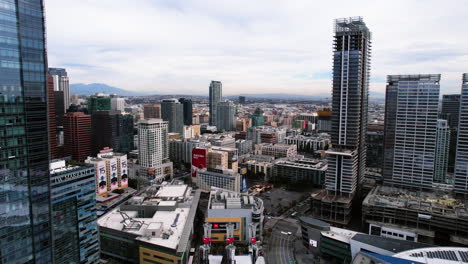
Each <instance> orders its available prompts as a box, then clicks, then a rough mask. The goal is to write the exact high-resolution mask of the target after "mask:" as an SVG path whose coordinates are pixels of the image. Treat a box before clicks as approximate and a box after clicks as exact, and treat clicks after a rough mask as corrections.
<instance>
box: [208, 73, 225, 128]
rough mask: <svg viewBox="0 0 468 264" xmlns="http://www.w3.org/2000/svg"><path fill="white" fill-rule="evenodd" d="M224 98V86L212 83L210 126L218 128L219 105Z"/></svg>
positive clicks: (217, 82)
mask: <svg viewBox="0 0 468 264" xmlns="http://www.w3.org/2000/svg"><path fill="white" fill-rule="evenodd" d="M222 98H223V85H222V84H221V82H220V81H211V83H210V126H216V120H217V119H216V116H217V110H218V103H219V102H220V101H221V99H222Z"/></svg>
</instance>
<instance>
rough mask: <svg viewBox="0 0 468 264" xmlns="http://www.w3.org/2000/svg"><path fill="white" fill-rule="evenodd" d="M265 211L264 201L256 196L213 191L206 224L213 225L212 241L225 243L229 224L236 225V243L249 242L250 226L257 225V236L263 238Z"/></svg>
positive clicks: (219, 190) (218, 190) (220, 190)
mask: <svg viewBox="0 0 468 264" xmlns="http://www.w3.org/2000/svg"><path fill="white" fill-rule="evenodd" d="M263 211H264V207H263V201H262V199H260V198H258V197H256V196H252V195H247V194H239V193H237V192H230V191H226V190H222V189H213V190H212V191H211V192H210V198H209V201H208V210H207V213H206V218H205V222H206V223H210V224H211V239H212V240H213V242H224V240H225V236H226V226H227V224H229V223H233V224H234V239H235V240H236V241H248V239H249V238H250V237H249V226H250V225H255V230H256V234H257V235H258V237H260V238H261V236H262V230H263V219H264V216H263Z"/></svg>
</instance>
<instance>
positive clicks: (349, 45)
mask: <svg viewBox="0 0 468 264" xmlns="http://www.w3.org/2000/svg"><path fill="white" fill-rule="evenodd" d="M370 49H371V32H370V31H369V29H368V28H367V26H366V24H365V23H364V21H363V19H362V18H361V17H353V18H349V19H346V18H343V19H337V20H336V21H335V40H334V53H333V92H332V93H333V94H332V98H333V99H332V112H333V115H332V131H331V136H332V145H333V149H331V150H330V151H328V153H327V154H328V158H327V159H328V170H327V175H326V180H325V186H326V189H327V190H329V191H332V192H335V193H337V194H343V195H347V196H348V197H352V196H353V195H354V193H355V192H356V190H357V189H358V188H359V183H360V182H361V181H362V180H363V178H364V171H365V166H366V130H367V102H368V92H369V74H370V73H369V72H370V53H371V52H370Z"/></svg>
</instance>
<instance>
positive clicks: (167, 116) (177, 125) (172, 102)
mask: <svg viewBox="0 0 468 264" xmlns="http://www.w3.org/2000/svg"><path fill="white" fill-rule="evenodd" d="M161 116H162V119H163V120H164V121H167V122H169V127H168V129H169V132H170V133H179V135H181V136H182V135H183V132H184V131H183V129H184V106H183V105H182V104H181V103H179V101H178V100H177V99H164V100H162V102H161Z"/></svg>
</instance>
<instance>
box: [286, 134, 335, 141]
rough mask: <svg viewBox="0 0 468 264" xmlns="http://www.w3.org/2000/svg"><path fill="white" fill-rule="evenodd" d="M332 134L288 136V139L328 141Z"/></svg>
mask: <svg viewBox="0 0 468 264" xmlns="http://www.w3.org/2000/svg"><path fill="white" fill-rule="evenodd" d="M330 138H331V136H330V134H327V133H319V134H313V135H308V136H305V135H295V136H287V137H286V139H301V140H327V139H330Z"/></svg>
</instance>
